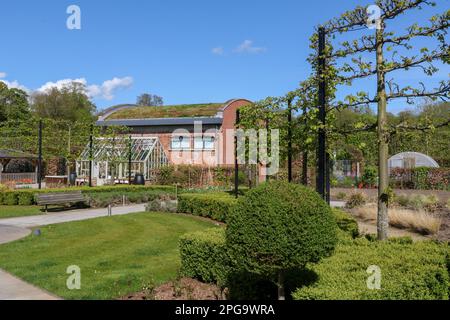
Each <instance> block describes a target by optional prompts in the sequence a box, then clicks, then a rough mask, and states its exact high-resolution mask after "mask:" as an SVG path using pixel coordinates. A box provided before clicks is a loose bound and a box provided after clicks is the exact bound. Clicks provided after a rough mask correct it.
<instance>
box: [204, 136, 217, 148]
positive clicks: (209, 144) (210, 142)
mask: <svg viewBox="0 0 450 320" xmlns="http://www.w3.org/2000/svg"><path fill="white" fill-rule="evenodd" d="M214 141H215V139H214V137H203V146H204V149H206V150H214Z"/></svg>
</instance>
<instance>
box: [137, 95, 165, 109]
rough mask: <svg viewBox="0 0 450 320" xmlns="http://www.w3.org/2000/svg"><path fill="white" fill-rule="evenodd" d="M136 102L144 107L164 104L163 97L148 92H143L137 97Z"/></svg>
mask: <svg viewBox="0 0 450 320" xmlns="http://www.w3.org/2000/svg"><path fill="white" fill-rule="evenodd" d="M136 104H137V105H139V106H144V107H159V106H162V105H164V101H163V98H162V97H160V96H157V95H154V94H150V93H143V94H141V95H140V96H138V97H137V101H136Z"/></svg>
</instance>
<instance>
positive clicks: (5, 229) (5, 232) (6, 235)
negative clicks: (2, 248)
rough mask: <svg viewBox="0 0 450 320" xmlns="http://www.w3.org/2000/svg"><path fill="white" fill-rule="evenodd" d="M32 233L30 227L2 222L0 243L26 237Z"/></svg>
mask: <svg viewBox="0 0 450 320" xmlns="http://www.w3.org/2000/svg"><path fill="white" fill-rule="evenodd" d="M30 233H31V230H29V229H25V228H19V227H14V226H5V225H1V224H0V244H2V243H8V242H11V241H15V240H18V239H21V238H24V237H26V236H27V235H29V234H30Z"/></svg>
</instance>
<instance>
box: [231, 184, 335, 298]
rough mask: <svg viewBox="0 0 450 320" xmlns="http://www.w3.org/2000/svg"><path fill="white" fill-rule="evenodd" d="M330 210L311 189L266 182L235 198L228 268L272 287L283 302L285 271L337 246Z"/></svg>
mask: <svg viewBox="0 0 450 320" xmlns="http://www.w3.org/2000/svg"><path fill="white" fill-rule="evenodd" d="M336 229H337V225H336V220H335V218H334V216H333V214H332V212H331V209H330V207H329V206H328V205H327V204H326V203H325V202H324V201H323V200H322V198H321V197H320V196H319V195H318V194H317V193H316V192H314V191H313V190H311V189H309V188H306V187H304V186H301V185H296V184H291V183H287V182H282V181H274V182H268V183H264V184H262V185H260V186H259V187H257V188H255V189H252V190H250V191H248V193H247V194H246V196H245V197H242V198H240V199H239V200H238V203H237V205H236V206H235V208H234V210H232V211H231V213H230V215H229V217H228V219H227V229H226V243H227V248H228V251H229V254H230V257H231V260H232V263H233V268H236V269H238V270H243V271H248V272H250V273H254V274H256V275H261V276H263V277H265V278H267V279H270V280H273V281H274V282H275V283H277V285H278V288H279V292H278V297H279V299H284V286H285V280H284V278H285V273H286V271H287V270H290V269H295V268H303V267H305V265H306V264H307V263H308V262H318V261H320V259H321V258H323V257H326V256H329V255H330V254H331V253H332V252H333V249H334V247H335V244H336V242H337V236H336Z"/></svg>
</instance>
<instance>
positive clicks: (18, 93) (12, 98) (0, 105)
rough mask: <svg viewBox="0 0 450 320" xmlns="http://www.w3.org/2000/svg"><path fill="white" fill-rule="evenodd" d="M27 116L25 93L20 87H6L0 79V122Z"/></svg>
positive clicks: (26, 96) (27, 106) (27, 107)
mask: <svg viewBox="0 0 450 320" xmlns="http://www.w3.org/2000/svg"><path fill="white" fill-rule="evenodd" d="M29 116H30V106H29V104H28V95H27V93H26V92H25V91H23V90H20V89H16V88H8V86H7V85H6V84H5V83H4V82H1V81H0V122H3V121H7V120H22V119H27V118H29Z"/></svg>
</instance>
